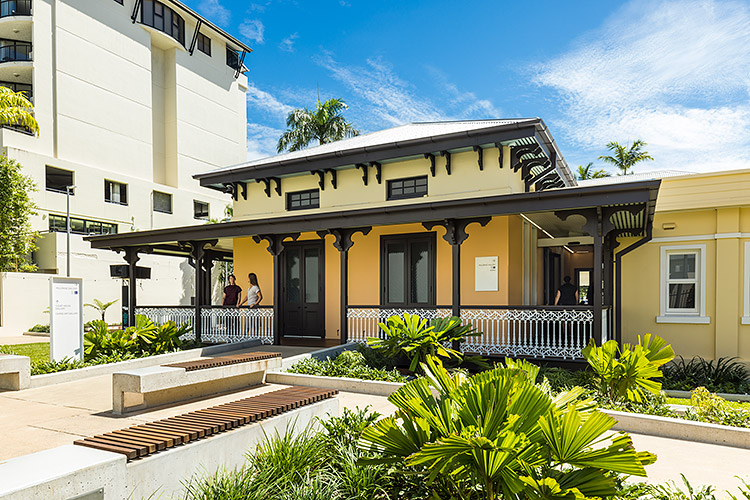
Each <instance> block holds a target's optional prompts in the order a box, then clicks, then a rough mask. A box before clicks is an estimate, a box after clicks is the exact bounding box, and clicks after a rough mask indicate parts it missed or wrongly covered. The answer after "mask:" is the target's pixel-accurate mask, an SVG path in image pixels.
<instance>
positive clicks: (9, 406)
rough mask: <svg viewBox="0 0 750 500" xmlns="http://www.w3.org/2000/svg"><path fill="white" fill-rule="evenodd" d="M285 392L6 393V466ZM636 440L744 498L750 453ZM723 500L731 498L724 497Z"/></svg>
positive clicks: (673, 465) (79, 388) (0, 454)
mask: <svg viewBox="0 0 750 500" xmlns="http://www.w3.org/2000/svg"><path fill="white" fill-rule="evenodd" d="M253 350H266V351H277V352H278V351H282V352H283V354H284V356H285V357H288V356H293V355H296V354H301V353H303V352H309V351H310V350H312V349H310V348H292V347H288V346H264V347H260V348H253ZM282 387H284V386H281V385H273V384H266V385H264V386H260V387H254V388H251V389H246V390H240V391H236V392H233V393H228V394H222V395H219V396H212V397H206V398H201V399H197V400H191V401H187V402H182V403H179V404H175V405H171V406H167V407H160V408H155V409H148V410H145V411H143V412H134V413H129V414H126V415H125V416H122V417H119V416H115V415H113V414H112V412H111V406H112V377H111V375H102V376H98V377H91V378H87V379H84V380H78V381H73V382H66V383H61V384H56V385H52V386H47V387H39V388H35V389H27V390H23V391H14V392H0V429H2V430H1V431H0V443H2V445H1V446H0V461H2V460H5V459H8V458H12V457H17V456H21V455H26V454H29V453H33V452H36V451H41V450H45V449H49V448H54V447H57V446H61V445H66V444H71V443H72V442H73V441H74V440H76V439H79V438H82V437H85V436H89V435H93V434H100V433H103V432H109V431H113V430H117V429H121V428H124V427H128V426H130V425H135V424H138V423H143V422H148V421H153V420H157V419H161V418H167V417H170V416H174V415H177V414H181V413H186V412H189V411H194V410H198V409H201V408H205V407H208V406H213V405H217V404H221V403H226V402H230V401H234V400H237V399H242V398H246V397H250V396H253V395H257V394H261V393H263V392H267V391H271V390H275V389H279V388H282ZM338 398H339V401H340V405H341V407H342V408H343V407H347V408H352V409H354V408H355V407H360V408H364V407H365V406H368V405H369V406H370V407H371V408H372V409H373V410H375V411H377V412H379V413H381V414H383V415H388V414H390V413H392V412H393V411H394V410H395V407H394V406H393V405H392V404H391V403H389V402H388V400H387V398H386V397H384V396H371V395H365V394H358V393H352V392H342V393H340V394H339V396H338ZM633 440H634V443H635V447H636V449H638V450H648V451H650V452H652V453H656V454H657V456H658V457H659V459H658V461H657V462H656V464H654V465H652V466H650V467H648V474H649V477H648V479H647V480H648V481H649V482H653V483H663V482H665V481H675V482H677V483H678V484H681V481H680V473H682V474H685V476H686V477H687V478H688V479H689V480H690V482H691V483H692V484H693V485H694V486H697V485H701V484H712V485H714V486H716V487H717V489H718V490H720V491H722V490H727V489H729V490H731V491H733V492H735V493H736V487H737V486H738V485H739V484H740V483H739V480H738V479H736V478H735V476H736V475H740V476H742V477H744V478H745V479H746V480H750V450H746V449H740V448H731V447H726V446H718V445H709V444H703V443H694V442H689V441H680V440H675V439H667V438H660V437H654V436H645V435H633ZM633 479H637V478H633ZM720 497H726V495H724V494H722V495H720Z"/></svg>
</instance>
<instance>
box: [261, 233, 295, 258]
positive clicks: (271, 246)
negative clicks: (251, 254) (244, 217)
mask: <svg viewBox="0 0 750 500" xmlns="http://www.w3.org/2000/svg"><path fill="white" fill-rule="evenodd" d="M299 234H300V233H287V234H258V235H255V236H253V241H255V243H260V242H261V241H267V242H268V247H267V248H266V250H268V253H270V254H271V255H273V256H276V257H278V256H279V255H281V252H283V251H284V240H285V239H286V238H291V239H292V240H294V241H296V240H297V238H299Z"/></svg>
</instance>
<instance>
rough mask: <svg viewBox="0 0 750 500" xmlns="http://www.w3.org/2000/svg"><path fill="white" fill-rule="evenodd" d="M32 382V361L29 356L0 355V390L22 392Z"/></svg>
mask: <svg viewBox="0 0 750 500" xmlns="http://www.w3.org/2000/svg"><path fill="white" fill-rule="evenodd" d="M30 382H31V359H30V358H29V357H28V356H16V355H15V354H0V390H10V391H20V390H21V389H26V388H27V387H28V386H29V383H30Z"/></svg>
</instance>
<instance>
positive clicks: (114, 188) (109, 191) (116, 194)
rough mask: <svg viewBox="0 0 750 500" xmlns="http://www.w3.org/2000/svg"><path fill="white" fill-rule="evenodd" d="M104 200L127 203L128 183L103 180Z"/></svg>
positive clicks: (120, 203) (119, 203)
mask: <svg viewBox="0 0 750 500" xmlns="http://www.w3.org/2000/svg"><path fill="white" fill-rule="evenodd" d="M104 201H106V202H107V203H115V204H117V205H127V204H128V185H127V184H122V183H120V182H115V181H108V180H106V179H105V180H104Z"/></svg>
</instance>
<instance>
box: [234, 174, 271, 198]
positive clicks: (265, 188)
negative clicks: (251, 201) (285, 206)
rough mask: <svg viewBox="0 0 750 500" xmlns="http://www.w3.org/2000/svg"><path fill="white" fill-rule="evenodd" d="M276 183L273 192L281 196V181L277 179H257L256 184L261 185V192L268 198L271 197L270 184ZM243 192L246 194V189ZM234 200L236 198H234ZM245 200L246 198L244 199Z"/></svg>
mask: <svg viewBox="0 0 750 500" xmlns="http://www.w3.org/2000/svg"><path fill="white" fill-rule="evenodd" d="M272 181H273V182H274V183H276V187H275V188H274V191H276V194H278V195H279V196H281V179H280V178H279V177H263V178H260V179H258V182H262V183H263V192H264V193H266V196H268V197H269V198H270V197H271V182H272ZM245 192H246V193H247V188H245ZM235 199H236V198H235ZM245 199H247V197H245Z"/></svg>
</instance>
